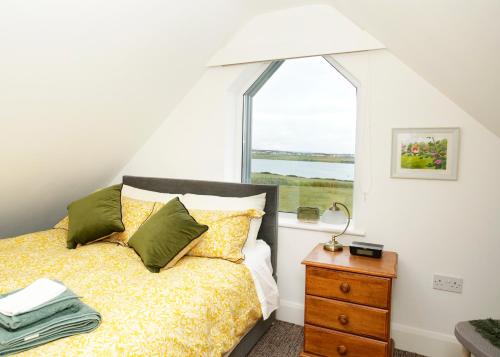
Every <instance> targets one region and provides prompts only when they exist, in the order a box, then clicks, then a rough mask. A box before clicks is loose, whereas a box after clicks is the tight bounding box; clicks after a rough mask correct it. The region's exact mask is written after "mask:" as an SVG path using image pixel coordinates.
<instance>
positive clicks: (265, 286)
mask: <svg viewBox="0 0 500 357" xmlns="http://www.w3.org/2000/svg"><path fill="white" fill-rule="evenodd" d="M243 254H244V255H245V260H244V264H245V265H246V266H247V267H248V269H249V270H250V273H251V274H252V278H253V281H254V283H255V289H256V290H257V296H258V298H259V301H260V305H261V308H262V318H263V319H264V320H266V319H267V318H268V317H269V316H270V315H271V313H272V312H273V311H274V310H276V309H277V308H278V306H279V292H278V285H277V284H276V281H275V280H274V278H273V266H272V264H271V248H270V247H269V245H268V244H267V243H266V242H264V241H263V240H261V239H257V241H256V243H255V246H253V247H244V248H243Z"/></svg>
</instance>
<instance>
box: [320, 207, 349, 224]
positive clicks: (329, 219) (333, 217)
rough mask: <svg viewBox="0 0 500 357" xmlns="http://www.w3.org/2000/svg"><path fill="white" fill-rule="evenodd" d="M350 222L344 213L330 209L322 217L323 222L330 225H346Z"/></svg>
mask: <svg viewBox="0 0 500 357" xmlns="http://www.w3.org/2000/svg"><path fill="white" fill-rule="evenodd" d="M348 220H349V217H347V216H346V214H345V213H344V211H342V210H339V209H335V208H333V207H330V208H329V209H327V210H326V211H325V212H324V213H323V215H322V216H321V221H322V222H325V223H328V224H336V225H344V224H346V223H347V221H348Z"/></svg>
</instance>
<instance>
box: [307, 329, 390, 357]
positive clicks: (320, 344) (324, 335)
mask: <svg viewBox="0 0 500 357" xmlns="http://www.w3.org/2000/svg"><path fill="white" fill-rule="evenodd" d="M304 337H305V339H304V341H305V342H304V351H305V352H306V353H313V354H316V355H320V356H326V357H338V356H346V357H368V356H369V357H386V356H387V350H388V343H387V342H381V341H377V340H372V339H369V338H365V337H359V336H354V335H349V334H346V333H343V332H337V331H332V330H327V329H325V328H321V327H316V326H310V325H305V326H304Z"/></svg>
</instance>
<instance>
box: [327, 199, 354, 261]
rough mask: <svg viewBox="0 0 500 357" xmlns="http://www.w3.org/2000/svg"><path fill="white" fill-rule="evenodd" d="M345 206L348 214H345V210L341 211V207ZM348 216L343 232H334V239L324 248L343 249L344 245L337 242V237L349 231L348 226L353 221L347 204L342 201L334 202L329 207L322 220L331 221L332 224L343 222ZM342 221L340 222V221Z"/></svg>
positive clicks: (336, 250)
mask: <svg viewBox="0 0 500 357" xmlns="http://www.w3.org/2000/svg"><path fill="white" fill-rule="evenodd" d="M339 206H340V207H343V208H344V209H345V211H346V213H347V216H346V215H345V214H344V212H342V211H341V209H340V207H339ZM346 218H347V222H346V223H345V228H344V230H343V231H342V232H341V233H338V234H335V233H334V234H333V235H332V239H331V240H330V241H329V242H328V243H325V244H324V245H323V248H324V249H325V250H328V251H330V252H338V251H341V250H342V249H343V248H344V246H343V245H342V244H340V243H339V242H337V238H338V237H340V236H341V235H342V234H344V233H345V231H347V228H348V227H349V223H351V213H350V212H349V209H348V208H347V206H346V205H344V204H343V203H340V202H333V204H332V206H331V207H330V208H328V209H327V210H326V211H325V213H323V215H322V216H321V220H322V221H323V222H325V223H331V224H343V223H344V221H345V219H346ZM339 222H340V223H339Z"/></svg>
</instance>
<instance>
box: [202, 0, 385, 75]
mask: <svg viewBox="0 0 500 357" xmlns="http://www.w3.org/2000/svg"><path fill="white" fill-rule="evenodd" d="M384 47H385V46H384V45H383V44H382V43H381V42H379V41H378V40H376V39H375V38H374V37H373V36H372V35H370V34H369V33H367V32H366V31H363V30H362V29H360V28H359V27H358V26H357V25H355V24H354V23H353V22H352V21H351V20H349V19H348V18H347V17H345V16H344V15H342V14H341V13H340V12H339V11H337V10H336V9H335V8H334V7H332V6H331V5H327V4H313V5H307V6H295V7H291V8H287V9H281V10H276V11H273V12H267V13H262V14H260V15H256V16H255V17H253V18H252V19H251V20H249V21H248V22H247V23H246V24H244V25H243V26H242V27H241V28H240V29H239V30H238V31H237V32H236V33H235V34H234V35H233V37H232V38H231V39H230V40H229V41H228V42H227V43H226V44H225V45H224V46H223V47H222V48H220V49H219V50H218V51H217V52H216V53H215V54H214V55H213V56H212V58H211V59H210V60H209V61H208V64H207V65H208V66H220V65H229V64H237V63H248V62H259V61H266V60H273V59H281V58H294V57H303V56H312V55H325V54H333V53H345V52H356V51H366V50H373V49H380V48H384Z"/></svg>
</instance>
